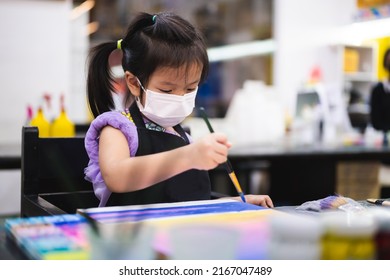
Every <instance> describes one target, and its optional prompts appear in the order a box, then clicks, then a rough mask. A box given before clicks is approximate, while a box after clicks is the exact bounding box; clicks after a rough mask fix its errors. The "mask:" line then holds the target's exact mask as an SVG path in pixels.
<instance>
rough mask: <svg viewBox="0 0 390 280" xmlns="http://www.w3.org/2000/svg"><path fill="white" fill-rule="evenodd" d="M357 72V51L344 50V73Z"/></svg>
mask: <svg viewBox="0 0 390 280" xmlns="http://www.w3.org/2000/svg"><path fill="white" fill-rule="evenodd" d="M358 71H359V53H358V51H357V50H354V49H351V48H346V49H345V50H344V72H358Z"/></svg>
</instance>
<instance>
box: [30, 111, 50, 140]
mask: <svg viewBox="0 0 390 280" xmlns="http://www.w3.org/2000/svg"><path fill="white" fill-rule="evenodd" d="M30 126H37V127H38V135H39V137H50V123H49V121H48V120H47V119H46V117H45V115H44V114H43V109H42V106H39V108H38V111H37V113H36V115H35V116H34V118H33V119H32V120H31V122H30Z"/></svg>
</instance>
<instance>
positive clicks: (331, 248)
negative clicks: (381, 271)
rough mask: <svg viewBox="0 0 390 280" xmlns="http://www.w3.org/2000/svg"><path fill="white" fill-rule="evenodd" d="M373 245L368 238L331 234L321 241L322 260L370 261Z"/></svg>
mask: <svg viewBox="0 0 390 280" xmlns="http://www.w3.org/2000/svg"><path fill="white" fill-rule="evenodd" d="M374 257H375V244H374V241H373V240H372V238H370V237H369V236H355V237H352V236H340V235H336V234H333V233H328V234H326V235H324V237H323V239H322V259H323V260H371V259H374Z"/></svg>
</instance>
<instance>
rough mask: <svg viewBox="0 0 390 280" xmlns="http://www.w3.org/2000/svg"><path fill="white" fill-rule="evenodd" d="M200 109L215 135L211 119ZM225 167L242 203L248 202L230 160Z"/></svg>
mask: <svg viewBox="0 0 390 280" xmlns="http://www.w3.org/2000/svg"><path fill="white" fill-rule="evenodd" d="M199 109H200V112H201V114H202V118H203V120H204V121H205V123H206V125H207V127H208V129H209V131H210V132H211V133H213V132H214V129H213V127H212V126H211V124H210V122H209V119H208V118H207V115H206V111H205V110H204V108H203V107H200V108H199ZM223 166H224V167H225V169H226V171H227V173H228V174H229V177H230V179H231V180H232V182H233V185H234V187H235V188H236V190H237V192H238V194H239V195H240V197H241V199H242V201H243V202H246V199H245V195H244V192H243V191H242V189H241V186H240V183H239V182H238V179H237V176H236V173H234V170H233V167H232V164H231V163H230V161H229V159H228V160H227V161H226V162H225V163H224V164H223Z"/></svg>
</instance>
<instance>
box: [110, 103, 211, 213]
mask: <svg viewBox="0 0 390 280" xmlns="http://www.w3.org/2000/svg"><path fill="white" fill-rule="evenodd" d="M130 115H131V117H132V118H133V121H134V123H135V125H136V126H137V132H138V143H139V144H138V151H137V153H136V155H135V156H143V155H149V154H155V153H160V152H165V151H169V150H172V149H176V148H179V147H182V146H185V145H188V144H189V141H188V138H187V136H186V134H185V131H184V130H183V128H182V127H181V126H180V124H178V125H176V126H175V127H174V129H175V131H176V132H177V133H179V134H180V135H181V137H179V136H177V135H173V134H169V133H166V132H162V131H155V130H150V129H147V128H146V127H145V123H144V120H143V118H142V115H141V113H140V111H139V109H138V106H137V104H136V103H135V102H134V103H133V104H132V105H131V106H130ZM171 164H175V162H172V163H171ZM149 171H150V170H148V169H147V168H146V169H145V173H144V175H145V176H148V172H149ZM210 194H211V184H210V178H209V175H208V172H207V171H201V170H197V169H191V170H188V171H185V172H183V173H181V174H178V175H176V176H174V177H171V178H169V179H167V180H165V181H162V182H160V183H157V184H155V185H153V186H150V187H147V188H145V189H143V190H139V191H134V192H127V193H112V194H111V195H110V198H109V199H108V201H107V204H106V206H119V205H137V204H150V203H167V202H179V201H191V200H205V199H210Z"/></svg>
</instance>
